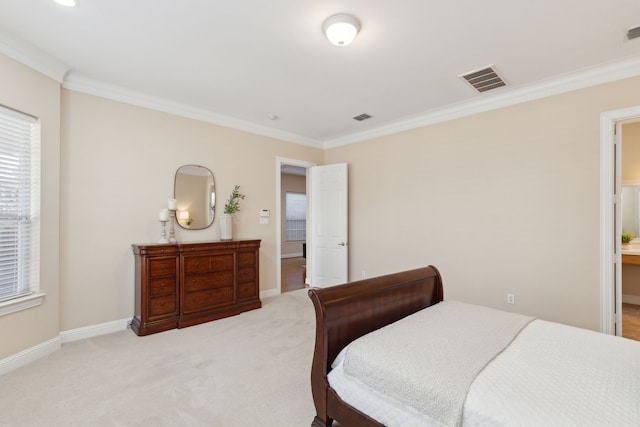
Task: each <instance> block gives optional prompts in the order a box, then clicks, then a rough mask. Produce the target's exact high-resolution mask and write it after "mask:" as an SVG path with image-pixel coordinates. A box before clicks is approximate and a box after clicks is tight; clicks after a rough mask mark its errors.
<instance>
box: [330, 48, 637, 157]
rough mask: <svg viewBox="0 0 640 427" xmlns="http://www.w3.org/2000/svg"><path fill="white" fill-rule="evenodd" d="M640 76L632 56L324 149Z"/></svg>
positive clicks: (402, 122)
mask: <svg viewBox="0 0 640 427" xmlns="http://www.w3.org/2000/svg"><path fill="white" fill-rule="evenodd" d="M638 75H640V56H633V57H628V58H625V59H623V60H621V61H616V62H611V63H607V64H603V65H599V66H594V67H589V68H585V69H583V70H580V71H577V72H574V73H568V74H565V75H563V76H560V77H556V78H552V79H548V80H544V81H541V82H538V83H534V84H530V85H527V86H523V87H521V88H517V89H509V88H504V90H503V89H500V92H499V93H496V94H494V95H490V96H487V95H482V98H476V99H474V100H471V101H468V102H462V103H458V104H454V105H451V106H448V107H444V108H439V109H436V110H432V111H429V112H426V113H424V114H421V115H419V116H415V117H413V118H409V119H406V120H398V121H395V122H392V123H389V124H388V125H384V126H380V127H376V128H374V129H371V130H368V131H363V132H358V133H353V134H349V135H345V136H343V137H338V138H334V139H329V140H325V141H324V144H323V148H324V149H329V148H335V147H340V146H343V145H348V144H354V143H356V142H362V141H365V140H369V139H374V138H379V137H382V136H387V135H391V134H394V133H398V132H403V131H407V130H411V129H416V128H420V127H424V126H428V125H432V124H436V123H441V122H445V121H449V120H454V119H459V118H462V117H466V116H471V115H474V114H478V113H483V112H486V111H490V110H495V109H498V108H503V107H508V106H512V105H516V104H521V103H524V102H528V101H533V100H536V99H541V98H546V97H548V96H552V95H559V94H562V93H566V92H571V91H574V90H578V89H583V88H586V87H591V86H596V85H599V84H604V83H609V82H613V81H616V80H622V79H626V78H629V77H636V76H638ZM478 96H480V95H478Z"/></svg>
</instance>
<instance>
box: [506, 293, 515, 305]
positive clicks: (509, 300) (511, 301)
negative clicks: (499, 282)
mask: <svg viewBox="0 0 640 427" xmlns="http://www.w3.org/2000/svg"><path fill="white" fill-rule="evenodd" d="M507 303H508V304H515V303H516V297H515V295H513V294H507Z"/></svg>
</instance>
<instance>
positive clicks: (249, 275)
mask: <svg viewBox="0 0 640 427" xmlns="http://www.w3.org/2000/svg"><path fill="white" fill-rule="evenodd" d="M255 280H256V268H255V267H245V268H239V269H238V283H244V282H253V281H255Z"/></svg>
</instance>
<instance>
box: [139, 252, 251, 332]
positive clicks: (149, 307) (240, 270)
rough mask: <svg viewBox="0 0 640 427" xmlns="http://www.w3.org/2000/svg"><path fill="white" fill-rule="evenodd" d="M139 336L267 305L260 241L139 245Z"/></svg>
mask: <svg viewBox="0 0 640 427" xmlns="http://www.w3.org/2000/svg"><path fill="white" fill-rule="evenodd" d="M132 246H133V253H134V255H135V269H136V273H135V274H136V285H135V286H136V295H135V305H136V306H135V316H134V317H133V321H132V322H131V327H132V328H133V330H134V331H135V333H136V334H138V335H149V334H153V333H156V332H161V331H166V330H168V329H173V328H184V327H186V326H191V325H196V324H198V323H203V322H208V321H211V320H215V319H220V318H222V317H228V316H233V315H236V314H240V313H242V312H243V311H248V310H253V309H256V308H260V307H261V306H262V304H261V302H260V284H259V277H260V274H259V249H260V240H233V241H225V242H195V243H175V244H134V245H132Z"/></svg>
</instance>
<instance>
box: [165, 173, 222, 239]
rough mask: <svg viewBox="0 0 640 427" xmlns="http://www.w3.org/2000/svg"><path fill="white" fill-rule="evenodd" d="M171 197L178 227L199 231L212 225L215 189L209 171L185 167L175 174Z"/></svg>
mask: <svg viewBox="0 0 640 427" xmlns="http://www.w3.org/2000/svg"><path fill="white" fill-rule="evenodd" d="M173 197H174V198H175V199H176V220H177V222H178V225H179V226H180V227H182V228H185V229H189V230H201V229H203V228H207V227H209V226H210V225H211V224H213V217H214V215H215V207H216V187H215V183H214V181H213V174H212V173H211V171H210V170H209V169H207V168H205V167H203V166H196V165H186V166H181V167H180V168H178V170H177V172H176V178H175V185H174V190H173Z"/></svg>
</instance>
